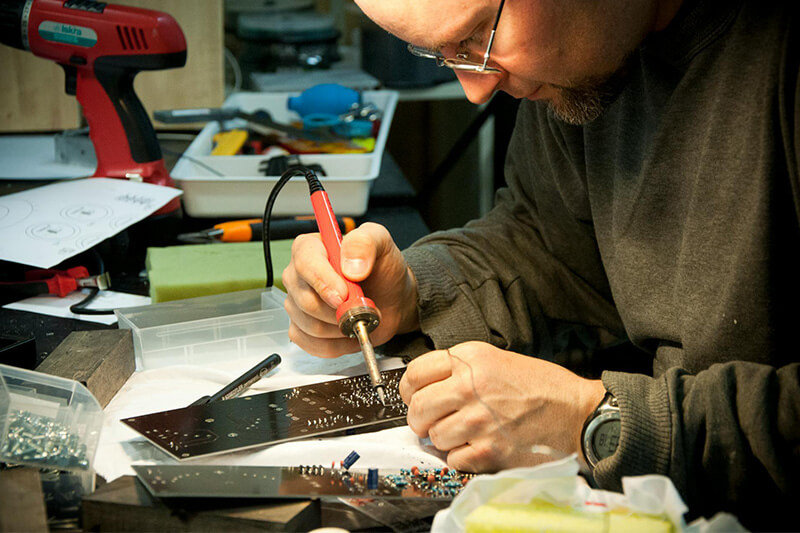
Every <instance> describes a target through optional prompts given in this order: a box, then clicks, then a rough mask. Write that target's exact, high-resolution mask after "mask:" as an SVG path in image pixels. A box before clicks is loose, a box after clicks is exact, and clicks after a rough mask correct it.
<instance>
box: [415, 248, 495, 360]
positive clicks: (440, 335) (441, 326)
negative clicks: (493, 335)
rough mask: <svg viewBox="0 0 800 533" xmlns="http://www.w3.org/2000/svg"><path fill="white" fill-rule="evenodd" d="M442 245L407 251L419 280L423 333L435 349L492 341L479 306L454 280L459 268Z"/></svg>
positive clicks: (420, 320) (419, 313)
mask: <svg viewBox="0 0 800 533" xmlns="http://www.w3.org/2000/svg"><path fill="white" fill-rule="evenodd" d="M439 248H440V246H439V245H433V246H431V245H429V246H425V247H411V248H408V249H406V250H405V251H404V252H403V254H404V255H405V259H406V262H407V263H408V265H409V267H410V268H411V270H412V271H413V272H414V276H415V277H416V278H417V291H418V297H417V298H418V299H417V313H418V316H419V324H420V329H421V330H422V333H424V334H425V335H426V336H427V337H429V338H430V339H431V341H432V342H433V345H434V347H435V348H436V349H445V348H449V347H451V346H454V345H456V344H459V343H461V342H465V341H470V340H483V341H487V342H488V341H489V340H490V336H489V331H488V329H487V327H486V325H485V323H484V320H483V317H482V316H481V313H480V310H479V309H478V306H477V304H476V303H475V302H474V301H473V300H472V298H470V296H469V295H468V293H467V292H466V291H465V290H464V287H462V286H461V285H460V284H459V283H458V282H457V281H456V280H455V279H453V277H452V274H451V272H452V269H453V268H456V270H455V271H456V272H457V266H456V265H454V264H448V263H450V262H452V259H450V258H449V255H448V254H447V253H446V251H444V252H443V253H437V252H439V250H438V249H439Z"/></svg>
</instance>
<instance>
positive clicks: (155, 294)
mask: <svg viewBox="0 0 800 533" xmlns="http://www.w3.org/2000/svg"><path fill="white" fill-rule="evenodd" d="M270 251H271V253H272V264H273V267H274V269H273V272H274V274H275V286H276V287H278V288H280V289H281V290H285V289H284V287H283V283H281V279H280V276H281V273H282V272H283V269H284V268H286V266H287V265H288V264H289V260H290V259H291V252H292V241H291V239H289V240H280V241H274V242H272V243H271V245H270ZM146 267H147V275H148V278H149V280H150V298H151V299H152V300H153V303H158V302H167V301H170V300H181V299H184V298H194V297H196V296H208V295H211V294H221V293H225V292H234V291H242V290H246V289H256V288H258V287H264V285H265V283H266V270H265V269H264V252H263V247H262V244H261V243H260V242H241V243H214V244H193V245H183V246H167V247H164V248H148V249H147V260H146Z"/></svg>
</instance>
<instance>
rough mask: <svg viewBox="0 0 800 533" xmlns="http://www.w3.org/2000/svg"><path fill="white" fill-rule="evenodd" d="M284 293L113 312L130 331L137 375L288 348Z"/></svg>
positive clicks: (251, 292) (226, 296) (239, 294)
mask: <svg viewBox="0 0 800 533" xmlns="http://www.w3.org/2000/svg"><path fill="white" fill-rule="evenodd" d="M285 299H286V294H285V293H283V292H281V291H280V290H279V289H276V288H274V287H273V288H270V289H251V290H246V291H237V292H229V293H224V294H215V295H212V296H201V297H199V298H188V299H185V300H172V301H169V302H162V303H157V304H153V305H146V306H142V307H128V308H123V309H118V310H116V311H115V313H116V315H117V319H118V320H119V328H120V329H130V330H131V333H132V334H133V347H134V352H135V356H136V369H137V370H150V369H153V368H161V367H165V366H171V365H181V364H193V365H203V364H207V363H213V362H217V361H220V360H222V359H226V360H231V359H240V358H243V357H254V356H262V357H263V355H264V354H265V353H270V352H281V351H286V350H287V349H288V348H289V337H288V335H287V332H288V330H289V317H288V315H287V314H286V311H284V309H283V301H284V300H285Z"/></svg>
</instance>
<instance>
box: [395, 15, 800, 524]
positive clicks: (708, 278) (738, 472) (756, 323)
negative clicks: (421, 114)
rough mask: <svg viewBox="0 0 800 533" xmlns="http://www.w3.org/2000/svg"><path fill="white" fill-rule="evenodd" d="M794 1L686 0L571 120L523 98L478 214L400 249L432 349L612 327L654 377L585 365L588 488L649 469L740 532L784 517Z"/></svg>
mask: <svg viewBox="0 0 800 533" xmlns="http://www.w3.org/2000/svg"><path fill="white" fill-rule="evenodd" d="M797 4H798V2H797V0H786V1H779V0H686V1H685V2H684V6H683V7H682V8H681V11H680V12H679V14H678V16H677V17H676V19H675V20H674V21H673V22H672V23H671V24H670V26H669V27H668V28H667V29H666V30H664V31H662V32H660V33H658V34H654V35H651V36H650V37H649V38H648V39H647V40H646V41H645V43H643V45H642V46H641V48H640V49H639V50H637V52H636V53H635V55H634V57H633V63H632V68H631V73H630V80H629V83H628V85H627V86H626V88H625V90H624V92H623V93H622V95H621V96H620V98H619V99H618V100H617V101H616V102H615V103H614V104H613V105H612V106H611V107H610V108H609V109H608V110H607V111H606V112H605V113H604V114H603V115H602V116H601V117H600V118H599V119H598V120H596V121H594V122H593V123H591V124H589V125H587V126H583V127H578V126H568V125H565V124H563V123H560V122H558V121H557V120H555V119H553V118H552V117H550V116H549V115H548V113H547V111H546V109H545V107H544V106H543V105H542V104H540V103H533V102H528V101H525V102H523V103H522V104H521V106H520V109H519V115H518V120H517V126H516V129H515V132H514V135H513V138H512V141H511V145H510V147H509V154H510V155H509V157H508V161H507V164H506V180H507V187H506V188H504V189H502V190H500V191H499V193H498V195H497V199H496V206H495V207H494V209H493V210H492V211H491V212H490V213H489V214H488V215H487V216H485V217H484V218H482V219H480V220H476V221H473V222H471V223H469V224H468V225H467V226H466V227H465V228H461V229H458V230H453V231H447V232H439V233H435V234H432V235H431V236H429V237H426V238H425V239H423V240H421V241H420V242H418V243H416V244H415V245H414V246H413V247H411V248H409V249H408V250H406V251H405V256H406V259H407V261H408V263H409V265H410V266H411V268H412V269H413V271H414V273H415V275H416V277H417V280H418V282H419V302H418V310H419V316H420V323H421V329H422V332H423V333H424V334H425V335H426V336H427V338H428V339H429V340H430V341H432V344H433V346H435V347H437V348H444V347H449V346H452V345H453V344H456V343H459V342H463V341H467V340H483V341H487V342H491V343H493V344H494V345H497V346H500V347H502V348H505V349H509V350H513V351H517V352H521V353H527V354H532V355H541V354H548V353H552V352H554V351H557V350H558V349H559V348H560V341H559V339H562V338H564V333H565V332H568V331H579V330H581V329H583V330H584V333H583V334H582V336H583V337H584V338H587V337H586V333H585V331H589V332H590V333H591V338H592V339H594V340H595V341H597V342H601V343H603V342H608V341H609V340H610V339H629V340H630V341H631V342H632V343H633V344H634V345H635V346H637V347H638V348H639V350H638V357H641V358H647V359H648V362H649V360H652V373H651V374H649V375H644V374H634V373H626V372H604V373H603V376H602V379H603V383H604V384H605V386H606V388H607V389H608V390H609V391H611V392H613V393H614V394H615V395H616V396H617V398H618V400H619V403H620V406H621V416H622V435H621V439H620V445H619V448H618V450H617V453H616V454H615V455H614V456H612V457H610V458H608V459H606V460H604V461H602V462H601V463H600V464H599V465H598V466H597V468H596V470H595V478H596V479H597V481H598V483H599V484H600V485H601V486H602V487H604V488H610V489H619V488H620V487H621V483H620V480H621V478H622V477H623V476H628V475H639V474H645V473H657V474H664V475H667V476H669V477H670V478H672V480H673V481H674V482H675V484H676V486H677V487H678V489H679V491H680V492H681V494H682V495H683V497H684V498H685V500H686V501H687V503H688V504H689V506H690V509H691V512H692V514H693V515H706V516H708V515H711V514H713V513H715V512H716V511H720V510H727V511H730V512H732V513H734V514H736V515H737V516H739V517H740V519H741V520H742V522H743V523H744V524H745V525H747V526H749V527H752V528H754V529H772V528H784V529H786V528H793V529H800V509H797V508H796V502H800V488H799V487H800V364H799V363H798V362H800V342H799V341H800V335H798V333H799V332H800V311H799V310H798V304H800V224H798V219H799V218H800V217H799V216H798V213H800V211H799V210H798V208H800V190H799V189H798V188H799V187H800V179H798V159H797V158H798V153H800V150H799V148H800V83H799V78H798V74H800V67H799V65H800V27H798V25H799V24H800V18H799V17H798V16H797V14H796V13H797V10H798V9H797V7H796V6H797ZM395 349H396V346H395ZM639 366H640V365H639ZM789 502H791V503H792V504H794V506H789Z"/></svg>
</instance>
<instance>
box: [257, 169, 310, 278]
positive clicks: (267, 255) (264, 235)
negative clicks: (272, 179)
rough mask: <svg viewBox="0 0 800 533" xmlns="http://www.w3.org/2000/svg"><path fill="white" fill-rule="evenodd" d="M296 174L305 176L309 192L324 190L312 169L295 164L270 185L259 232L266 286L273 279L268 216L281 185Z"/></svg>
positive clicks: (296, 175) (270, 213) (281, 187)
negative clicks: (261, 228)
mask: <svg viewBox="0 0 800 533" xmlns="http://www.w3.org/2000/svg"><path fill="white" fill-rule="evenodd" d="M298 176H303V177H305V178H306V181H307V182H308V192H309V194H313V193H314V192H316V191H324V190H325V189H324V188H323V187H322V183H320V181H319V178H318V177H317V175H316V174H315V173H314V171H313V170H312V169H310V168H308V167H306V166H303V165H295V166H292V167H289V168H287V169H286V171H285V172H284V173H283V174H281V177H280V178H278V181H277V183H275V185H274V186H273V187H272V190H271V191H270V193H269V198H267V204H266V205H265V206H264V216H263V217H262V219H261V223H262V227H263V231H262V232H261V244H262V246H263V247H264V263H265V266H266V268H267V288H270V287H272V284H273V282H274V281H275V279H274V274H273V271H272V252H271V250H270V248H269V222H270V218H272V206H273V205H275V200H276V199H277V198H278V193H279V192H281V189H283V186H284V185H286V184H287V183H288V182H289V180H290V179H292V178H295V177H298Z"/></svg>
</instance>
